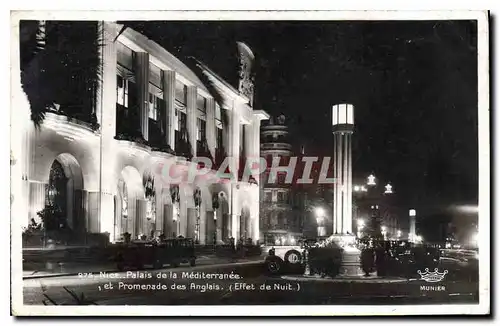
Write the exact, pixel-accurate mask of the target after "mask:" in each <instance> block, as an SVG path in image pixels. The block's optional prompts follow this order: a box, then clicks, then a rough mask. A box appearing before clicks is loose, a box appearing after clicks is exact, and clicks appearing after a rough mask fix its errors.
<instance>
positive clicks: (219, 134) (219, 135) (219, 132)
mask: <svg viewBox="0 0 500 326" xmlns="http://www.w3.org/2000/svg"><path fill="white" fill-rule="evenodd" d="M215 129H216V130H217V134H216V135H215V136H216V137H217V139H216V142H215V146H216V148H219V149H220V148H223V147H224V146H223V143H222V128H215Z"/></svg>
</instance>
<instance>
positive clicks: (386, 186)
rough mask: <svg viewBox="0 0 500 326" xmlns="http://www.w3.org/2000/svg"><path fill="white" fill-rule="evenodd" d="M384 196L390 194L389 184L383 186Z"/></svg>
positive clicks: (390, 187)
mask: <svg viewBox="0 0 500 326" xmlns="http://www.w3.org/2000/svg"><path fill="white" fill-rule="evenodd" d="M384 193H385V194H392V186H391V184H390V183H388V184H386V185H385V192H384Z"/></svg>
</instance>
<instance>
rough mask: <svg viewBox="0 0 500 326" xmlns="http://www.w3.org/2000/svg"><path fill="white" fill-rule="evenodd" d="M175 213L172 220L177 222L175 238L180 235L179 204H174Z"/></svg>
mask: <svg viewBox="0 0 500 326" xmlns="http://www.w3.org/2000/svg"><path fill="white" fill-rule="evenodd" d="M173 211H174V212H173V214H172V220H173V221H174V224H175V233H174V238H175V237H177V236H178V235H179V208H178V207H177V204H174V205H173Z"/></svg>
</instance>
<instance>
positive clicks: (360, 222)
mask: <svg viewBox="0 0 500 326" xmlns="http://www.w3.org/2000/svg"><path fill="white" fill-rule="evenodd" d="M357 225H358V230H357V231H358V232H357V233H358V239H359V238H361V232H362V230H363V228H364V227H365V221H364V220H362V219H358V220H357Z"/></svg>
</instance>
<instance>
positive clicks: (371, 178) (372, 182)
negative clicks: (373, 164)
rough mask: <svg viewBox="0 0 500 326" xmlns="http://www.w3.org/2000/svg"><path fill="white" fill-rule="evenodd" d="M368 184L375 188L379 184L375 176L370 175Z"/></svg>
mask: <svg viewBox="0 0 500 326" xmlns="http://www.w3.org/2000/svg"><path fill="white" fill-rule="evenodd" d="M366 184H367V185H369V186H375V185H376V184H377V182H376V181H375V176H374V175H373V174H370V175H369V176H368V178H367V181H366Z"/></svg>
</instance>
